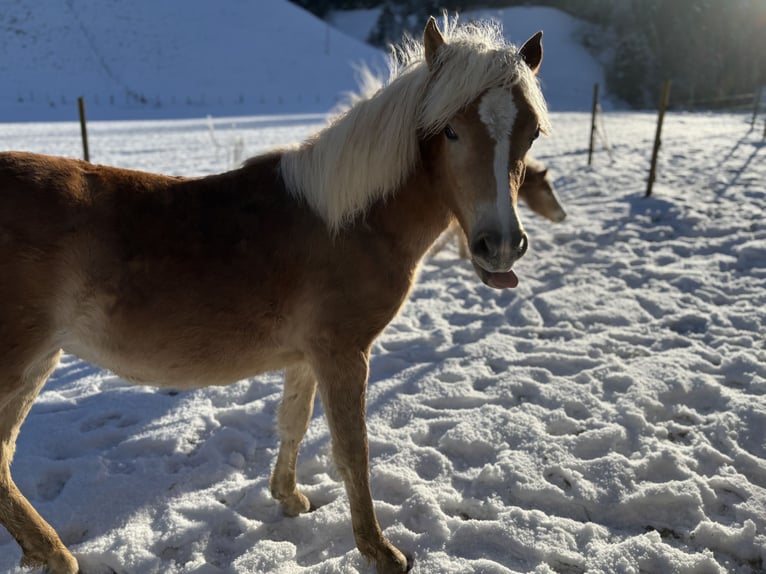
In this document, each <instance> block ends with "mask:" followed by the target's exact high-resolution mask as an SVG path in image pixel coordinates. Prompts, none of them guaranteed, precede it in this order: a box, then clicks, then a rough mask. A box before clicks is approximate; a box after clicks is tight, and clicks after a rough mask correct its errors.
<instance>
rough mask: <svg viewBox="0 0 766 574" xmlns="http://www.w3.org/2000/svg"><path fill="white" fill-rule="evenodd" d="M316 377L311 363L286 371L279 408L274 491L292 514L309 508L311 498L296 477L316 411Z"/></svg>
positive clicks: (285, 509)
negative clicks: (297, 466)
mask: <svg viewBox="0 0 766 574" xmlns="http://www.w3.org/2000/svg"><path fill="white" fill-rule="evenodd" d="M315 392H316V379H315V378H314V373H313V372H312V371H311V368H310V367H309V366H308V365H295V366H291V367H288V368H287V370H286V371H285V390H284V396H283V397H282V404H281V405H280V407H279V435H280V439H281V442H280V445H279V455H278V456H277V463H276V465H275V466H274V472H273V474H272V475H271V483H270V484H271V494H272V496H274V498H276V499H277V500H279V502H280V503H281V504H282V509H283V510H284V512H285V514H287V515H289V516H297V515H298V514H300V513H301V512H307V511H308V510H309V509H310V503H309V500H308V498H306V496H305V495H304V494H303V493H302V492H300V491H299V490H298V488H297V481H296V478H295V469H296V463H297V460H298V449H299V448H300V444H301V440H303V436H304V435H305V434H306V430H307V429H308V428H309V421H310V420H311V413H312V412H313V410H314V394H315Z"/></svg>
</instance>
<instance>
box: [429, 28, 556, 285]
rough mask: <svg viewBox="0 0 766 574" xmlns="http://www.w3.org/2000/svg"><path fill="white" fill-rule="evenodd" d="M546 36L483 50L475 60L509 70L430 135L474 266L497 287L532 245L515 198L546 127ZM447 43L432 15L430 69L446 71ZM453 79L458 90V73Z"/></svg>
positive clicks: (508, 281) (507, 281) (511, 279)
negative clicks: (541, 80) (493, 61)
mask: <svg viewBox="0 0 766 574" xmlns="http://www.w3.org/2000/svg"><path fill="white" fill-rule="evenodd" d="M541 38H542V32H538V33H537V34H535V35H534V36H532V38H530V39H529V40H528V41H527V42H526V43H525V44H524V45H523V46H522V47H521V49H520V50H518V52H517V51H515V49H512V50H511V49H507V50H496V51H495V52H494V53H489V54H481V55H480V59H478V60H476V62H474V63H475V64H476V65H477V66H480V65H482V63H483V62H484V61H486V60H487V59H488V58H498V59H500V60H501V61H502V62H503V64H502V65H504V66H505V69H504V71H505V73H506V74H507V75H506V77H500V78H498V79H497V80H496V81H494V83H490V85H489V87H485V88H484V89H482V90H481V92H480V93H479V94H478V95H474V96H473V99H472V100H471V101H470V102H468V104H467V105H464V106H462V107H461V108H460V109H459V110H458V111H457V112H456V113H454V114H452V115H451V116H450V117H449V118H447V121H446V123H445V124H444V125H443V127H442V129H441V130H440V131H439V132H438V133H436V134H435V135H434V137H433V138H432V140H431V142H432V146H433V147H432V149H433V150H434V153H433V154H432V158H433V162H434V163H435V166H434V168H435V169H434V173H436V174H438V175H436V177H437V178H438V179H437V181H438V185H439V186H440V188H441V189H440V193H442V194H443V197H444V198H445V201H446V202H447V203H448V205H449V207H450V209H451V210H452V212H453V214H454V215H455V217H456V218H457V220H458V222H459V224H460V226H461V227H462V228H463V231H464V232H465V235H466V237H467V238H468V245H469V249H470V251H471V259H472V262H473V265H474V268H475V270H476V272H477V274H478V275H479V277H480V278H481V280H482V281H483V282H484V283H486V284H487V285H489V286H491V287H495V288H505V287H515V286H516V285H517V283H518V278H517V277H516V274H515V273H514V272H513V271H512V269H511V268H512V267H513V264H514V263H515V262H516V261H517V260H518V259H519V258H520V257H522V256H523V255H524V253H525V252H526V251H527V247H528V246H529V241H528V239H527V234H526V233H525V232H524V228H523V226H522V224H521V220H520V218H519V214H518V211H517V198H518V191H519V187H520V186H521V183H522V181H523V179H524V170H525V164H524V156H525V155H526V153H527V151H528V150H529V148H530V146H531V145H532V142H533V141H534V140H535V139H536V138H537V137H538V136H539V135H540V131H541V128H542V129H543V130H545V129H546V127H547V116H546V117H542V118H541V117H540V116H541V115H543V116H544V115H545V108H544V102H542V96H541V95H540V93H539V87H538V86H537V82H536V80H535V79H534V74H535V73H536V72H537V70H538V68H539V67H540V62H541V61H542V56H543V50H542V43H541ZM450 47H451V45H450V44H447V42H446V41H445V39H444V37H443V36H442V34H441V33H440V31H439V29H438V27H437V25H436V22H435V21H434V20H433V19H431V20H430V21H429V23H428V25H427V26H426V30H425V34H424V50H425V59H426V62H427V65H428V67H429V73H430V74H431V75H432V76H437V75H439V74H444V72H443V67H446V66H447V65H448V64H447V62H446V60H448V58H450V50H449V48H450ZM524 66H526V69H521V68H522V67H524ZM453 73H454V71H453ZM461 73H465V74H466V75H468V74H471V73H472V71H471V70H463V71H462V72H461ZM509 76H510V77H509ZM452 81H453V82H454V85H455V87H454V89H456V90H459V89H460V87H459V86H460V83H461V78H460V77H456V78H453V79H452ZM433 84H434V85H437V81H436V80H434V82H433ZM447 87H449V85H447ZM432 89H434V88H433V87H432ZM437 97H438V96H437ZM541 102H542V103H541Z"/></svg>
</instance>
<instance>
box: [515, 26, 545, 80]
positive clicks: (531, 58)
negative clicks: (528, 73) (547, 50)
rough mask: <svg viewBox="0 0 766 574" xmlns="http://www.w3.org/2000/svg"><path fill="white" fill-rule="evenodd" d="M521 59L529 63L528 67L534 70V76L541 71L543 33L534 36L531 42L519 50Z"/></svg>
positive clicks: (525, 43) (528, 41) (527, 42)
mask: <svg viewBox="0 0 766 574" xmlns="http://www.w3.org/2000/svg"><path fill="white" fill-rule="evenodd" d="M519 53H520V54H521V57H522V58H523V59H524V61H525V62H526V63H527V66H529V68H530V69H531V70H532V72H533V73H534V74H536V73H537V70H539V69H540V63H541V62H542V61H543V33H542V31H540V32H538V33H537V34H535V35H534V36H532V37H531V38H530V39H529V40H527V41H526V42H524V45H523V46H522V47H521V50H519Z"/></svg>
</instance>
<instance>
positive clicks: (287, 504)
mask: <svg viewBox="0 0 766 574" xmlns="http://www.w3.org/2000/svg"><path fill="white" fill-rule="evenodd" d="M279 504H280V505H281V506H282V512H284V513H285V514H286V515H287V516H298V515H299V514H303V513H305V512H311V511H312V510H315V509H316V507H314V506H312V504H311V502H310V501H309V499H308V498H307V497H306V495H305V494H303V493H302V492H299V491H297V490H296V491H295V492H294V493H293V494H291V495H290V496H286V497H285V498H283V499H282V500H280V501H279Z"/></svg>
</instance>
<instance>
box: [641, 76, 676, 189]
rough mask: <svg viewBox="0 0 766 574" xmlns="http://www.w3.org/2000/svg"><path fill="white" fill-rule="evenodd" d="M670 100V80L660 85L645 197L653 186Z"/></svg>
mask: <svg viewBox="0 0 766 574" xmlns="http://www.w3.org/2000/svg"><path fill="white" fill-rule="evenodd" d="M669 99H670V80H665V81H664V82H663V84H662V96H661V97H660V112H659V116H658V117H657V133H656V134H655V136H654V149H653V150H652V164H651V167H650V168H649V181H648V183H647V186H646V196H645V197H649V196H650V195H652V186H653V185H654V178H655V176H656V171H657V154H658V153H659V151H660V143H661V139H660V135H661V134H662V120H663V119H664V118H665V110H666V109H667V107H668V100H669Z"/></svg>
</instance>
